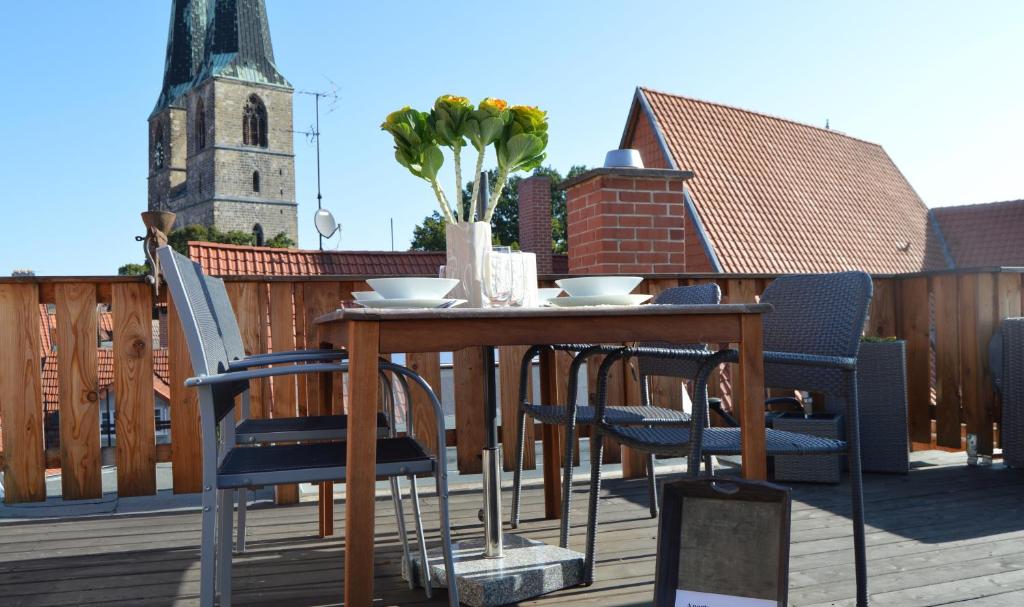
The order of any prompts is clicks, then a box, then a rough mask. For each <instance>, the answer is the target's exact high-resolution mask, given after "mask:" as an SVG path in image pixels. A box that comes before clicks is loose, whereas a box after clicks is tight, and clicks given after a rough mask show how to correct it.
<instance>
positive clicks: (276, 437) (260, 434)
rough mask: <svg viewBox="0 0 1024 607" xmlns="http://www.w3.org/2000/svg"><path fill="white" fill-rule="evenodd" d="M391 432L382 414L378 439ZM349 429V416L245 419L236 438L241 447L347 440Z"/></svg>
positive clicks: (380, 414) (379, 420)
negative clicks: (289, 442) (260, 444)
mask: <svg viewBox="0 0 1024 607" xmlns="http://www.w3.org/2000/svg"><path fill="white" fill-rule="evenodd" d="M388 428H389V426H388V418H387V416H386V415H384V414H383V413H378V414H377V435H378V436H380V437H382V438H383V437H384V436H386V435H387V432H388ZM347 429H348V416H347V415H311V416H308V417H278V418H274V419H245V420H242V421H241V422H240V423H239V424H238V426H236V428H235V437H236V441H237V443H238V444H241V445H245V444H251V443H270V442H288V441H299V440H345V431H346V430H347Z"/></svg>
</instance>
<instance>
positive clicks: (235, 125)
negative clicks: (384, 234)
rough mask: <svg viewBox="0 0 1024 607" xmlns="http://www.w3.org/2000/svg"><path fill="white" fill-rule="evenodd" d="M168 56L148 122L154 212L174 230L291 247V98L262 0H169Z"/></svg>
mask: <svg viewBox="0 0 1024 607" xmlns="http://www.w3.org/2000/svg"><path fill="white" fill-rule="evenodd" d="M200 15H201V18H200ZM186 41H187V42H186ZM186 47H187V51H186V50H183V49H185V48H186ZM167 52H168V62H167V68H166V73H165V76H164V90H163V91H161V96H160V101H158V103H157V109H156V110H154V113H153V116H152V117H151V118H150V141H151V143H150V151H151V153H152V159H151V161H150V198H149V206H150V209H154V210H155V209H166V210H170V211H174V212H175V213H177V214H178V219H177V222H176V227H181V226H185V225H191V224H201V225H205V226H213V227H216V228H218V229H220V230H222V231H231V230H241V231H244V232H250V233H253V234H254V235H255V237H256V241H257V243H258V244H262V242H263V240H264V239H265V238H266V239H270V238H272V237H274V236H276V235H277V234H279V233H283V234H285V235H286V236H288V237H289V238H291V239H292V240H293V241H297V240H298V225H297V224H298V221H297V205H296V202H295V157H294V152H293V146H292V94H293V91H292V87H291V84H289V82H288V81H287V80H286V79H285V78H284V76H282V75H281V73H280V72H278V70H277V67H276V66H275V64H274V51H273V46H272V44H271V40H270V28H269V25H268V23H267V12H266V7H265V5H264V1H263V0H175V2H174V4H173V7H172V22H171V35H170V38H169V40H168V51H167ZM197 53H198V57H199V59H198V61H196V57H197ZM179 56H181V57H187V59H188V60H187V61H186V60H185V59H180V60H172V59H173V58H177V57H179ZM186 65H187V66H188V69H189V70H190V72H191V77H189V78H187V79H186V76H185V71H186V69H185V66H186ZM162 130H163V131H164V132H161V131H162ZM175 134H177V137H178V138H177V139H175ZM161 137H164V138H167V139H168V141H167V143H165V144H163V145H165V146H170V148H171V150H170V152H171V153H170V155H169V156H168V155H167V153H166V152H164V157H163V158H164V161H163V162H162V163H160V162H158V161H157V160H158V159H159V158H160V154H161V151H160V149H158V148H157V147H156V146H157V144H158V143H159V142H160V141H161V139H160V138H161ZM175 154H177V156H175ZM168 159H169V160H168ZM179 161H180V162H179ZM158 166H159V167H160V168H157V167H158ZM164 183H167V184H168V185H167V187H164V185H163V184H164Z"/></svg>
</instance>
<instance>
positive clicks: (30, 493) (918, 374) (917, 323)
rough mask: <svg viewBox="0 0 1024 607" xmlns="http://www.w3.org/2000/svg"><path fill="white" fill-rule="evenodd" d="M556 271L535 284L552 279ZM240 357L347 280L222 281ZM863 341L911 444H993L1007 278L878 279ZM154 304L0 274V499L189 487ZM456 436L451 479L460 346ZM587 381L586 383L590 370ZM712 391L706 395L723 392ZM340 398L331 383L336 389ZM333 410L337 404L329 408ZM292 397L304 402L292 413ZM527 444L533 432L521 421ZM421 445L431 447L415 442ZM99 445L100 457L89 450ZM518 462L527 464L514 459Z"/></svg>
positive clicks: (464, 457)
mask: <svg viewBox="0 0 1024 607" xmlns="http://www.w3.org/2000/svg"><path fill="white" fill-rule="evenodd" d="M554 279H555V277H546V278H545V282H551V281H553V280H554ZM772 279H773V277H772V276H767V275H759V276H752V275H743V276H739V275H671V276H668V275H656V276H650V277H647V278H646V280H645V281H644V283H643V284H642V285H641V286H640V287H639V288H638V290H637V292H647V293H651V294H657V293H658V292H660V291H661V290H664V289H666V288H670V287H674V286H679V285H685V284H695V283H701V282H709V281H714V282H717V283H718V284H719V285H720V286H721V287H722V292H723V294H724V297H725V300H726V301H729V302H751V301H754V300H755V298H756V297H758V296H759V294H760V293H761V292H762V291H763V290H764V288H765V287H766V286H767V284H769V283H770V282H771V280H772ZM226 280H227V286H228V292H229V295H230V297H231V300H232V304H233V305H234V308H235V311H236V314H237V316H238V320H239V325H240V328H241V331H242V335H243V339H244V342H245V346H246V349H247V350H248V351H250V352H252V353H257V352H266V351H276V350H291V349H294V348H303V347H317V346H318V345H319V344H318V343H317V337H316V331H315V327H314V325H313V320H314V319H315V318H316V317H317V316H318V315H320V314H323V313H325V312H328V311H330V310H333V309H334V308H335V307H337V305H338V302H339V301H342V300H346V299H350V298H351V293H352V291H357V290H365V289H366V288H367V287H366V284H365V282H364V281H363V279H362V278H361V277H316V278H308V277H298V278H286V279H281V278H268V279H252V278H244V279H241V278H239V279H236V278H227V279H226ZM874 284H875V292H874V298H873V301H872V305H871V312H870V319H869V322H868V326H867V327H866V329H865V332H866V333H867V334H869V335H878V336H897V337H899V338H901V339H905V340H906V341H907V383H908V386H907V387H908V400H909V428H910V437H911V439H912V440H913V441H914V442H916V443H923V444H926V445H937V446H940V447H947V448H953V449H962V448H963V447H964V444H965V437H966V436H967V435H973V436H975V437H977V450H978V453H979V454H981V455H991V454H992V453H993V449H994V447H995V446H996V445H997V444H998V424H997V423H996V422H997V421H998V420H999V415H1000V413H999V403H998V401H997V399H996V397H995V394H994V393H993V390H992V388H991V381H990V374H989V370H988V353H987V345H988V342H989V339H990V338H991V336H992V333H993V331H994V330H995V329H996V327H997V326H998V321H999V319H1001V318H1005V317H1009V316H1020V315H1021V297H1022V287H1024V285H1022V281H1021V270H1019V269H991V270H981V271H951V272H938V273H927V274H916V275H906V276H878V277H876V278H875V281H874ZM163 303H164V302H155V301H154V300H153V296H152V293H151V290H150V288H149V286H148V285H146V284H145V283H144V282H143V281H142V280H141V279H139V278H133V277H70V278H52V277H38V278H37V277H18V278H3V279H0V351H2V352H3V356H0V426H2V439H3V441H2V452H0V462H2V470H3V472H4V489H5V500H6V501H7V502H8V503H14V502H28V501H41V500H43V499H45V496H46V490H45V474H46V470H47V469H54V468H60V469H61V486H62V495H63V497H64V499H88V498H97V497H99V496H100V495H101V493H102V487H101V464H102V463H103V462H115V463H116V464H117V492H118V494H119V495H122V496H133V495H151V494H153V493H155V492H156V472H155V468H156V464H157V462H167V461H169V462H171V463H172V475H173V488H174V491H175V492H176V493H188V492H196V491H199V490H200V484H201V476H200V466H199V461H200V446H199V445H200V441H199V419H198V409H197V406H196V399H195V396H194V394H193V393H192V392H191V391H190V390H187V389H186V388H185V387H184V386H183V382H184V379H185V378H186V377H188V376H189V375H190V374H191V366H190V364H189V359H188V353H187V351H186V349H185V343H184V337H183V334H182V332H181V328H180V325H179V324H178V320H177V318H176V315H175V312H174V308H173V305H171V306H167V307H166V308H165V307H164V306H163ZM40 304H46V305H47V306H48V308H49V310H51V311H52V313H53V314H54V315H55V319H56V331H55V332H54V333H53V337H52V339H53V342H54V344H55V347H54V348H53V350H54V351H53V352H50V353H47V355H50V356H55V357H56V359H57V365H58V379H59V382H58V383H59V395H60V428H59V433H60V447H59V448H51V449H46V448H45V445H44V438H43V399H42V375H41V369H42V360H41V359H42V354H41V337H40V335H41V332H40V328H41V321H42V320H43V319H41V318H40V317H41V314H40ZM97 304H104V305H106V306H109V309H110V311H111V313H112V316H113V344H112V349H113V377H114V382H113V385H112V387H111V389H113V390H114V393H115V394H116V399H117V400H116V408H117V414H116V425H115V427H116V436H117V444H116V446H115V447H108V448H101V445H100V434H99V432H100V422H99V418H100V413H99V406H98V402H99V392H100V389H101V388H102V386H99V385H98V379H97V378H98V373H97V346H98V341H97ZM160 310H167V312H166V314H167V323H166V326H167V346H168V361H169V378H170V379H169V381H170V386H171V389H170V410H171V443H170V445H165V444H160V445H158V444H157V443H156V440H155V433H154V407H153V391H152V381H151V377H152V374H153V328H152V327H153V323H154V321H155V320H157V319H159V318H160ZM524 350H525V348H524V347H507V348H502V349H501V350H500V353H499V358H500V361H501V362H500V364H499V367H500V369H499V373H500V378H501V380H502V381H501V407H502V413H503V416H502V417H503V419H504V420H508V421H509V422H510V423H506V424H504V426H503V427H502V429H501V439H502V442H503V443H504V446H505V449H504V457H505V466H506V469H510V468H511V466H512V461H513V454H514V449H513V442H514V437H515V434H516V433H515V428H514V420H515V419H516V415H515V411H516V392H517V384H518V361H519V359H520V357H521V355H522V353H523V351H524ZM453 360H454V368H455V380H454V395H453V396H454V402H455V427H454V429H449V432H448V442H449V445H452V444H454V445H455V447H456V450H457V454H458V458H457V459H458V467H459V470H460V471H462V472H475V471H479V469H480V460H479V453H480V448H481V447H482V445H483V440H484V438H483V422H482V411H481V410H480V407H479V399H480V395H481V393H482V391H483V387H482V381H483V377H482V373H481V371H482V370H481V369H480V368H479V366H480V364H481V357H480V356H478V355H477V353H476V352H474V351H471V350H468V351H461V352H456V353H454V355H453ZM406 361H407V364H409V365H410V366H412V367H413V368H415V369H416V370H417V371H418V372H420V373H421V374H423V375H424V377H425V378H426V379H427V380H428V381H429V382H431V384H432V385H434V386H440V385H441V382H440V374H441V371H440V356H439V354H437V353H428V354H424V353H417V354H410V355H408V356H407V359H406ZM559 361H560V365H559V370H560V374H561V375H562V377H560V378H559V381H558V382H557V385H558V386H559V388H558V389H557V394H556V395H555V396H554V398H555V399H557V400H559V401H564V398H565V382H564V379H565V373H566V370H567V368H568V362H569V359H568V357H567V356H566V357H562V358H560V359H559ZM591 375H592V374H591ZM614 377H615V381H613V382H612V385H611V394H612V398H613V399H614V398H615V397H616V396H619V395H621V397H622V399H623V400H625V401H629V402H636V400H635V399H636V398H637V395H638V391H639V386H638V384H637V381H636V376H635V374H634V373H631V372H627V370H625V369H620V370H619V373H617V374H616V375H615V376H614ZM727 378H728V374H725V375H724V381H725V384H724V385H715V386H713V389H714V390H715V391H718V392H720V393H724V394H725V395H726V396H727V395H728V391H729V389H728V383H727V382H728V379H727ZM322 389H324V388H323V387H322V385H321V383H320V381H318V379H317V378H314V377H299V378H294V377H292V378H277V379H275V380H273V381H271V380H258V381H256V382H254V384H253V386H252V413H253V415H254V416H273V417H281V416H294V415H306V414H315V413H326V411H321V410H320V409H319V405H318V404H317V403H319V402H321V399H320V390H322ZM336 389H337V390H340V388H336ZM652 392H653V394H654V398H655V399H656V400H657V402H660V403H663V404H667V405H668V406H674V407H680V406H682V397H681V392H680V384H679V382H678V381H673V380H670V379H659V380H658V381H655V382H653V384H652ZM333 401H334V402H338V403H340V402H342V401H343V399H342V398H335V399H333ZM307 403H310V404H309V405H307ZM412 406H413V416H414V417H415V418H417V419H418V420H420V422H421V423H432V421H433V420H432V415H433V414H432V412H431V411H430V410H429V409H428V407H427V403H425V402H423V401H422V400H420V399H419V398H414V402H413V403H412ZM527 435H528V437H529V438H530V440H534V439H539V438H540V432H539V428H536V429H535V427H534V426H533V425H532V424H531V425H530V426H529V427H528V428H527ZM428 446H429V447H430V448H431V449H436V445H432V444H430V445H428ZM104 449H106V450H108V451H112V453H110V452H108V453H104ZM606 457H607V458H608V459H609V461H617V460H619V459H620V458H621V461H622V462H623V466H624V470H625V473H626V474H627V475H629V476H632V475H637V474H642V473H643V465H644V461H643V458H633V457H631V456H630V454H629V453H628V452H627V450H623V453H620V452H619V450H618V449H616V448H611V449H608V450H607V456H606ZM525 464H526V467H527V468H533V467H535V466H536V465H537V463H536V462H535V461H534V457H533V450H531V449H527V450H526V462H525ZM297 498H298V494H297V491H296V490H295V489H294V488H293V487H283V488H280V489H279V492H278V499H279V501H282V502H291V501H295V500H297Z"/></svg>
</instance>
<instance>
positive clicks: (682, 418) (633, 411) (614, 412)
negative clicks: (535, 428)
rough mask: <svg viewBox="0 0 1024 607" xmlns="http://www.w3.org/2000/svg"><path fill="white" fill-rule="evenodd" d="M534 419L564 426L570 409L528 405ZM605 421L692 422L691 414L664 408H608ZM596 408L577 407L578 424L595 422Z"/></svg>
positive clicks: (528, 410)
mask: <svg viewBox="0 0 1024 607" xmlns="http://www.w3.org/2000/svg"><path fill="white" fill-rule="evenodd" d="M526 411H527V413H529V414H530V415H531V416H532V417H533V418H534V419H536V420H538V421H540V422H542V423H545V424H564V423H566V422H567V421H568V420H569V408H568V407H562V406H558V405H528V406H527V407H526ZM604 414H605V419H606V420H607V421H608V423H611V424H621V425H625V426H629V425H659V424H686V423H689V422H690V414H689V413H686V412H685V411H677V410H675V409H666V408H664V407H642V406H637V407H628V406H626V407H608V408H606V409H605V410H604ZM594 415H595V414H594V407H589V406H586V405H579V406H577V407H576V423H577V424H591V423H593V422H594Z"/></svg>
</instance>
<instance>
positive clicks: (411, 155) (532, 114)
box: [381, 95, 548, 306]
mask: <svg viewBox="0 0 1024 607" xmlns="http://www.w3.org/2000/svg"><path fill="white" fill-rule="evenodd" d="M381 129H382V130H384V131H387V132H388V133H390V134H391V136H392V137H393V138H394V143H395V160H397V161H398V163H399V164H400V165H402V166H404V167H405V168H406V169H408V171H409V172H410V173H412V174H413V175H415V176H416V177H419V178H420V179H423V180H424V181H426V182H427V183H428V184H429V185H430V188H431V190H432V191H433V192H434V196H435V198H437V203H438V205H439V206H440V208H441V216H442V217H444V220H445V242H446V248H447V265H446V274H447V276H449V277H451V278H458V279H459V280H460V286H459V287H457V290H458V289H461V290H462V293H461V294H459V295H456V297H460V298H464V299H467V300H469V305H470V306H480V305H482V303H483V300H484V296H483V286H482V285H483V284H484V278H485V276H484V274H485V269H487V268H489V261H488V259H487V256H488V255H489V254H490V250H491V219H492V218H493V217H494V211H495V209H496V208H497V206H498V201H499V200H501V194H502V191H503V190H504V188H505V185H506V184H507V183H508V178H509V176H510V175H511V174H512V173H515V172H517V171H532V170H533V169H535V168H537V167H539V166H540V165H541V163H542V162H543V161H544V158H545V151H544V150H545V149H546V148H547V144H548V122H547V113H546V112H544V111H542V110H540V109H539V108H536V107H531V106H525V105H516V106H511V107H509V105H508V103H507V102H505V101H504V100H502V99H494V98H490V97H489V98H487V99H484V100H483V101H481V102H480V103H479V104H477V106H476V107H474V106H473V105H472V104H471V103H470V102H469V100H468V99H467V98H465V97H458V96H455V95H442V96H441V97H438V98H437V100H436V101H435V102H434V107H433V108H432V109H431V110H430V111H429V112H422V111H419V110H415V109H413V108H411V107H408V106H406V107H403V108H402V109H400V110H397V111H394V112H392V113H390V114H388V116H387V118H386V119H385V121H384V123H383V124H381ZM470 146H471V147H472V148H473V149H474V150H476V153H477V157H476V166H475V170H474V173H473V191H472V193H471V195H470V200H469V210H468V213H466V216H465V217H463V216H462V211H463V206H462V204H461V203H462V200H461V195H462V152H463V150H464V149H465V148H467V147H470ZM491 147H493V148H494V157H495V159H496V161H497V172H498V178H497V184H496V186H495V188H494V191H493V192H491V194H490V196H489V198H488V199H487V200H481V197H482V196H481V188H480V181H481V179H480V174H481V171H482V170H483V166H484V162H485V161H486V159H487V150H488V149H489V148H491ZM442 148H447V149H449V150H450V151H451V156H452V164H453V166H454V170H455V192H456V199H455V201H454V204H452V203H451V202H449V200H448V197H447V196H446V195H445V193H444V188H443V187H442V186H441V183H440V181H439V179H438V174H439V173H440V171H441V167H442V165H443V164H444V160H445V155H444V153H443V152H442ZM524 257H527V256H526V255H524ZM528 260H529V261H527V263H528V264H530V265H532V275H533V276H536V259H535V258H534V257H533V256H532V255H530V256H528ZM529 274H531V270H530V268H527V269H526V270H525V272H524V275H529ZM528 288H529V285H528ZM532 290H533V291H534V292H535V291H536V280H533V286H532ZM534 297H535V296H534Z"/></svg>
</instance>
